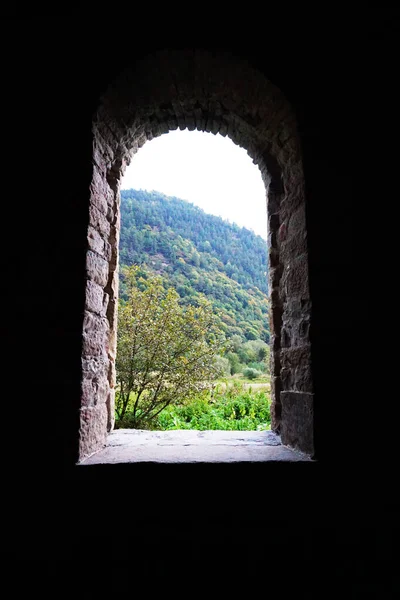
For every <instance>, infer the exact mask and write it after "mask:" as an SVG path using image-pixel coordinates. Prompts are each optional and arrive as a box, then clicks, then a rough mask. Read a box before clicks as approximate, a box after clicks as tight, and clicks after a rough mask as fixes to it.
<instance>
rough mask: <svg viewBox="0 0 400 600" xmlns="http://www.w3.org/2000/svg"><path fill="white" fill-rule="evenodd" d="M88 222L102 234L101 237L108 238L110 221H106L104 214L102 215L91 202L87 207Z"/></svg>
mask: <svg viewBox="0 0 400 600" xmlns="http://www.w3.org/2000/svg"><path fill="white" fill-rule="evenodd" d="M89 223H90V225H91V226H92V227H93V228H94V229H96V230H97V231H98V232H99V233H100V234H101V235H102V237H103V236H104V237H105V238H106V239H108V237H109V235H110V223H109V222H108V220H107V217H106V215H103V213H102V212H100V211H99V209H98V208H97V206H95V205H94V204H91V205H90V208H89Z"/></svg>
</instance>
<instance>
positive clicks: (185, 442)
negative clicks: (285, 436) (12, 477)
mask: <svg viewBox="0 0 400 600" xmlns="http://www.w3.org/2000/svg"><path fill="white" fill-rule="evenodd" d="M299 461H303V462H304V461H305V462H313V461H311V459H310V457H309V456H307V455H305V454H302V453H301V452H297V451H295V450H292V449H290V448H288V447H286V446H284V445H283V444H282V442H281V439H280V437H279V436H278V435H276V434H275V433H273V432H272V431H189V430H176V431H144V430H137V429H136V430H135V429H118V430H116V431H113V432H112V433H110V434H109V435H108V437H107V443H106V446H105V447H104V448H103V449H102V450H100V451H99V452H97V453H96V454H94V455H93V456H91V457H89V458H86V459H84V460H83V461H82V462H80V463H79V464H80V465H82V466H86V465H100V464H121V463H139V462H154V463H205V462H206V463H235V462H299Z"/></svg>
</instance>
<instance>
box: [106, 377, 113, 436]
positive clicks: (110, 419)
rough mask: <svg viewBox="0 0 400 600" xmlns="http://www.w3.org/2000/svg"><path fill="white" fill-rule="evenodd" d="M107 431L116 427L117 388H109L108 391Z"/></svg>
mask: <svg viewBox="0 0 400 600" xmlns="http://www.w3.org/2000/svg"><path fill="white" fill-rule="evenodd" d="M106 405H107V432H110V431H112V430H113V429H114V424H115V389H114V388H113V389H109V390H108V393H107V400H106Z"/></svg>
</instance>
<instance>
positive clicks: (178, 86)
mask: <svg viewBox="0 0 400 600" xmlns="http://www.w3.org/2000/svg"><path fill="white" fill-rule="evenodd" d="M177 128H179V129H181V130H183V129H186V128H187V129H189V130H194V129H198V130H200V131H207V132H211V133H213V134H217V133H219V134H220V135H223V136H228V137H230V138H231V140H232V141H233V142H234V143H235V144H239V145H240V146H242V147H243V148H245V149H246V150H247V152H248V154H249V155H250V157H251V158H252V159H253V162H254V163H255V164H257V165H258V167H259V169H260V171H261V175H262V178H263V181H264V183H265V188H266V204H267V210H268V224H269V246H270V249H269V259H270V269H269V289H270V292H269V293H270V309H271V310H270V326H271V391H272V428H273V429H274V430H275V431H277V432H279V433H280V434H281V438H282V442H283V443H284V444H287V445H289V446H292V447H294V448H297V449H299V450H302V451H304V452H307V453H310V454H312V453H313V451H314V448H313V427H314V420H313V388H312V374H311V364H310V363H311V361H310V340H309V324H310V314H311V299H310V294H309V285H308V256H307V238H306V218H305V198H304V185H303V171H302V163H301V152H300V145H299V141H298V136H297V133H296V122H295V118H294V115H293V113H292V111H291V108H290V106H289V104H288V103H287V101H286V100H285V98H284V97H283V95H282V93H281V92H280V91H279V90H278V89H277V88H276V87H275V86H274V85H272V84H271V83H270V82H269V81H268V80H267V79H266V78H265V77H264V76H263V75H262V74H261V73H259V72H258V71H256V70H255V69H254V68H252V67H251V66H250V65H249V64H247V63H246V62H244V61H242V60H240V59H237V58H235V57H233V56H230V55H226V54H215V53H208V52H206V51H198V50H190V51H189V50H188V51H185V52H181V51H173V52H171V51H168V52H166V51H165V52H160V53H157V54H154V55H151V56H149V57H147V58H146V59H144V60H142V61H141V62H139V63H136V64H135V66H134V67H133V68H131V69H130V70H127V71H125V72H123V73H122V74H121V75H120V77H119V78H118V79H117V80H116V81H114V82H113V83H112V85H110V87H109V88H108V90H107V91H106V93H105V94H104V96H103V98H102V101H101V104H100V106H99V107H98V110H97V112H96V114H95V116H94V120H93V176H92V183H91V186H90V209H89V227H88V235H87V240H88V249H87V261H86V266H87V283H86V299H85V313H84V322H83V344H82V381H81V408H80V435H79V444H80V447H79V457H80V459H83V458H84V457H86V456H89V455H90V454H92V453H93V452H96V451H97V450H98V449H100V448H101V447H102V446H103V445H104V443H105V441H106V436H107V432H109V431H110V430H111V429H112V428H113V423H114V416H113V415H114V384H115V352H116V317H117V301H118V242H119V219H120V213H119V203H120V195H119V185H120V178H121V176H122V174H123V173H124V170H125V168H126V166H127V165H128V164H129V161H130V159H131V157H132V155H133V154H134V153H135V152H136V151H137V150H138V149H139V148H140V147H141V146H143V144H144V143H145V142H146V141H147V140H151V139H152V138H153V137H157V136H159V135H161V134H163V133H167V132H168V131H170V130H173V129H177Z"/></svg>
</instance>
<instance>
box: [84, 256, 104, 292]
mask: <svg viewBox="0 0 400 600" xmlns="http://www.w3.org/2000/svg"><path fill="white" fill-rule="evenodd" d="M86 269H87V274H88V277H89V278H90V279H92V280H93V281H94V282H95V283H97V284H98V285H100V286H102V287H103V288H104V287H105V286H106V284H107V280H108V262H107V261H106V260H105V259H104V258H102V257H101V256H99V255H98V254H95V253H94V252H92V251H91V250H89V251H88V252H87V254H86Z"/></svg>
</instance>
